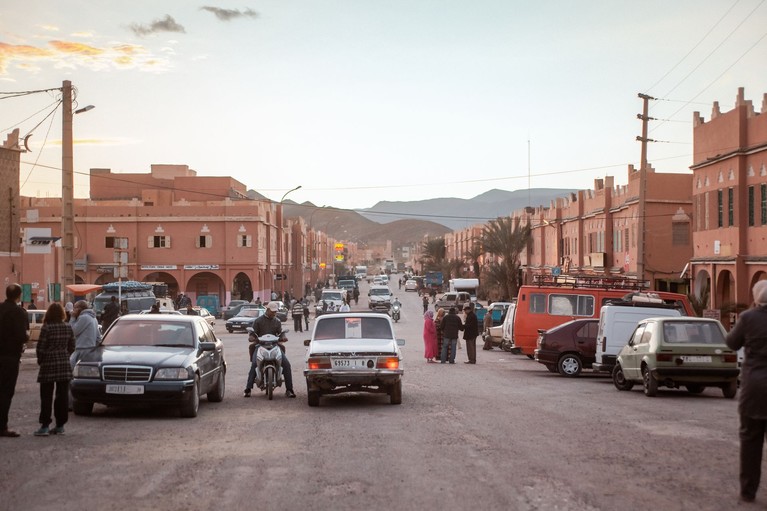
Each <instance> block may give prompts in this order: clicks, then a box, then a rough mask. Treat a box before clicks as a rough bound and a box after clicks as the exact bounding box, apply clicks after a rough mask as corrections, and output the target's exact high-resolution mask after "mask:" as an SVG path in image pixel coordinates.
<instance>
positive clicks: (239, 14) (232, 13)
mask: <svg viewBox="0 0 767 511" xmlns="http://www.w3.org/2000/svg"><path fill="white" fill-rule="evenodd" d="M200 10H201V11H208V12H211V13H213V14H215V16H216V18H218V19H219V20H221V21H232V20H233V19H237V18H257V17H258V13H257V12H256V11H254V10H253V9H251V8H247V9H245V10H244V11H240V10H239V9H222V8H221V7H211V6H208V5H206V6H204V7H200Z"/></svg>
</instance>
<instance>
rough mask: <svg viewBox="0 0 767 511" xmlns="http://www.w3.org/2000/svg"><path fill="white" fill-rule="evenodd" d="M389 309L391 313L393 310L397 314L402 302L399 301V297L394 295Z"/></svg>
mask: <svg viewBox="0 0 767 511" xmlns="http://www.w3.org/2000/svg"><path fill="white" fill-rule="evenodd" d="M391 310H392V314H394V312H396V313H397V314H399V311H400V310H402V304H401V303H400V301H399V298H397V297H394V301H393V302H392V303H391Z"/></svg>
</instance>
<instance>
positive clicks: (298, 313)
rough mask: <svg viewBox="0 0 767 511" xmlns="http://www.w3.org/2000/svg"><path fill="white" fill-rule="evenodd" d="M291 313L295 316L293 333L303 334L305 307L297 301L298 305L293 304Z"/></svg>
mask: <svg viewBox="0 0 767 511" xmlns="http://www.w3.org/2000/svg"><path fill="white" fill-rule="evenodd" d="M291 312H292V314H293V331H295V332H303V331H304V328H303V325H302V320H303V319H304V305H303V304H302V303H301V302H300V301H299V300H296V303H294V304H293V308H292V309H291Z"/></svg>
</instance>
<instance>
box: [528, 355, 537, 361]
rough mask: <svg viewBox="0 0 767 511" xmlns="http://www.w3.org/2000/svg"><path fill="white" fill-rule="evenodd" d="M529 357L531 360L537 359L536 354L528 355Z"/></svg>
mask: <svg viewBox="0 0 767 511" xmlns="http://www.w3.org/2000/svg"><path fill="white" fill-rule="evenodd" d="M527 358H529V359H530V360H535V356H534V355H527Z"/></svg>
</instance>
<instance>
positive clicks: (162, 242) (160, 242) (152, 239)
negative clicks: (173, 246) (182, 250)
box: [147, 236, 170, 248]
mask: <svg viewBox="0 0 767 511" xmlns="http://www.w3.org/2000/svg"><path fill="white" fill-rule="evenodd" d="M147 246H148V247H149V248H170V236H149V238H148V240H147Z"/></svg>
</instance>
